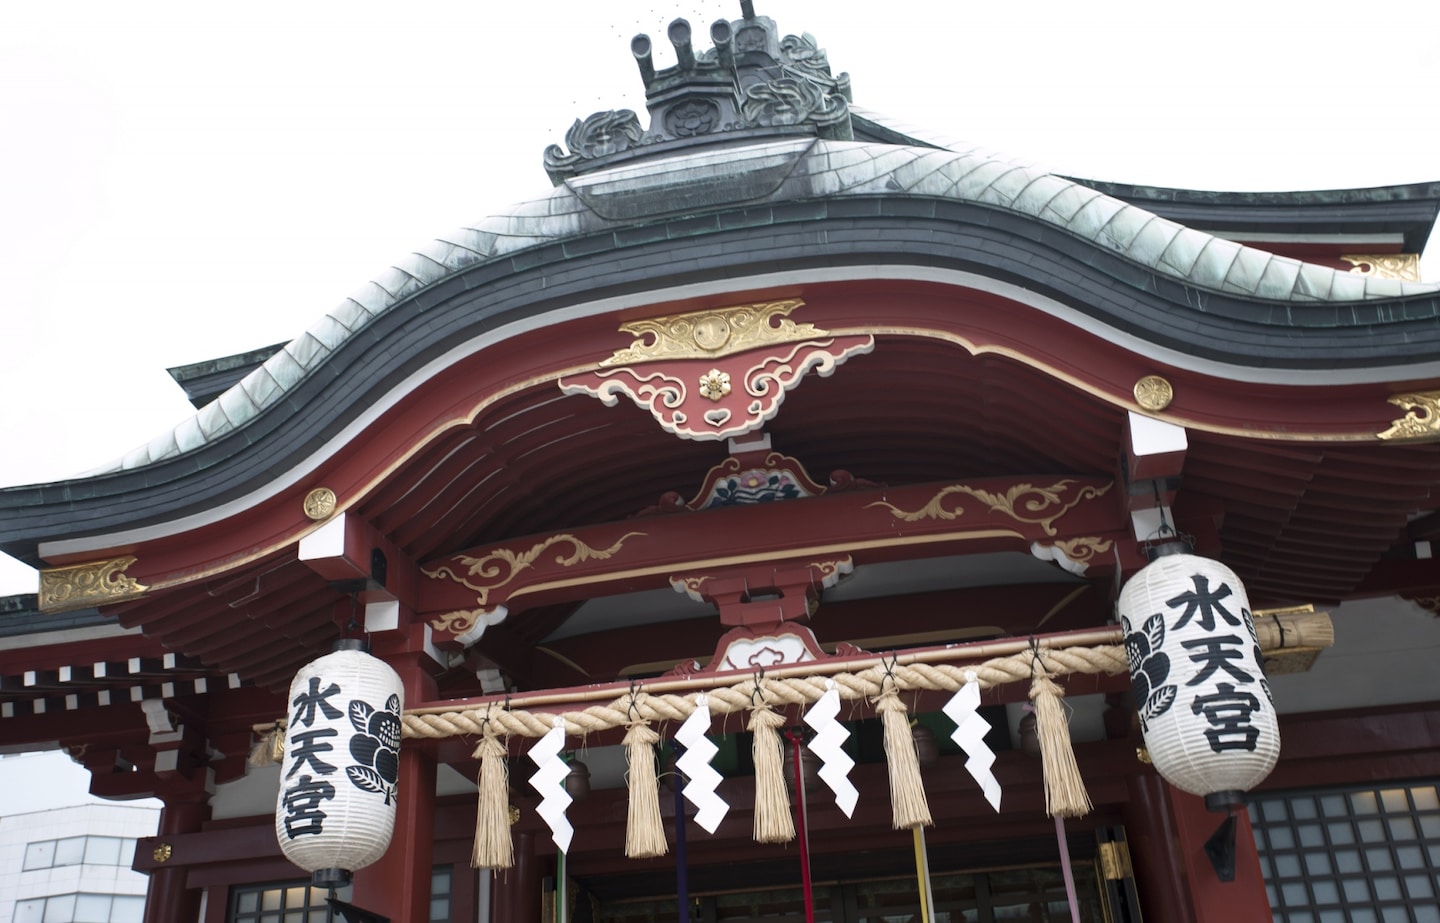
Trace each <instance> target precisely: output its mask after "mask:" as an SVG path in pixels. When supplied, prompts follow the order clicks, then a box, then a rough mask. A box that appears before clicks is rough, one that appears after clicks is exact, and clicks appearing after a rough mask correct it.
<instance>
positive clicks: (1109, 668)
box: [401, 645, 1129, 739]
mask: <svg viewBox="0 0 1440 923" xmlns="http://www.w3.org/2000/svg"><path fill="white" fill-rule="evenodd" d="M1044 654H1045V662H1046V663H1045V665H1046V668H1047V670H1048V672H1049V674H1050V675H1051V676H1062V675H1066V674H1071V673H1087V674H1095V673H1108V674H1117V673H1122V672H1125V671H1126V670H1128V669H1129V667H1128V666H1127V664H1126V662H1125V649H1124V648H1123V647H1120V646H1119V645H1102V646H1099V647H1070V648H1047V649H1044ZM1031 659H1032V655H1031V653H1030V652H1029V651H1028V650H1027V651H1024V652H1022V653H1017V654H1014V655H1011V656H1007V657H997V658H995V659H992V660H987V661H985V662H984V663H980V664H973V665H954V664H948V663H946V664H932V663H911V664H904V663H902V664H898V665H894V666H891V667H890V674H891V675H892V676H893V677H894V679H895V681H896V682H897V683H899V684H900V686H901V687H902V688H904V689H907V690H937V691H949V692H954V691H955V690H957V689H959V688H960V687H961V686H962V685H964V683H965V673H966V671H967V670H973V671H974V672H975V674H976V681H977V682H978V683H980V688H981V689H990V688H993V687H995V686H1000V685H1003V684H1005V683H1015V682H1029V681H1030V680H1031V678H1032V676H1031ZM886 675H887V674H886V670H885V668H883V667H881V666H879V665H878V664H877V665H876V666H873V667H870V668H868V669H865V670H861V671H860V672H858V673H845V672H842V673H836V674H834V675H832V676H830V677H828V678H829V679H833V680H834V681H835V685H836V687H837V689H838V690H839V692H840V697H841V698H842V699H848V700H851V701H854V700H858V699H875V698H878V697H879V696H880V694H881V693H882V692H883V691H884V688H883V686H884V680H885V678H886ZM826 679H827V677H826V676H824V675H820V674H818V673H817V674H811V675H808V676H790V677H775V678H767V679H766V685H765V688H766V692H767V694H768V695H769V696H770V700H771V701H770V705H771V707H772V708H774V707H781V706H791V705H809V704H811V703H813V702H816V701H818V700H819V698H820V697H821V696H822V695H824V694H825V680H826ZM753 689H754V679H752V678H749V677H747V678H745V679H744V680H742V681H739V682H736V683H734V684H733V685H728V686H717V687H716V688H712V689H709V690H707V692H706V694H707V696H708V697H709V707H710V710H711V712H713V713H715V714H717V715H730V714H735V713H737V712H740V711H745V710H748V709H749V708H750V693H751V691H752V690H753ZM631 704H632V703H631V697H630V695H629V694H628V693H624V694H621V695H620V696H619V697H618V698H616V699H615V700H614V701H612V702H608V703H604V704H599V705H591V706H588V707H586V708H583V709H577V710H571V711H566V712H564V713H563V714H560V715H556V714H554V713H552V712H541V711H537V712H529V711H525V710H523V709H519V708H513V709H505V710H492V708H491V704H490V703H482V704H478V705H475V706H473V707H468V708H462V709H458V710H454V711H443V712H431V711H423V712H422V711H416V712H408V713H406V714H405V715H404V716H403V717H402V719H401V722H402V724H403V726H404V736H406V737H410V738H428V739H443V738H446V737H461V736H479V735H480V734H481V733H482V732H483V727H482V725H483V724H484V721H485V719H486V718H487V717H488V718H489V721H490V724H491V726H492V727H496V729H497V730H498V731H499V732H501V733H504V734H507V735H510V736H518V737H543V736H544V735H545V734H546V733H548V732H549V731H550V729H551V728H553V727H554V726H555V718H557V717H559V718H562V719H563V720H564V724H565V733H566V734H567V735H569V736H572V737H584V736H586V735H588V734H594V733H598V732H600V731H608V730H611V729H613V728H621V727H627V726H629V725H630V724H631V723H633V722H634V721H636V720H643V721H647V722H656V721H684V720H685V719H686V718H687V717H689V716H690V712H692V711H694V709H695V703H694V696H693V694H691V695H690V696H688V697H687V696H684V695H676V694H663V695H661V694H646V695H642V696H639V697H638V698H637V699H636V701H635V702H634V707H633V709H632V707H631Z"/></svg>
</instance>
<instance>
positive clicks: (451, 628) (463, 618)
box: [430, 606, 505, 637]
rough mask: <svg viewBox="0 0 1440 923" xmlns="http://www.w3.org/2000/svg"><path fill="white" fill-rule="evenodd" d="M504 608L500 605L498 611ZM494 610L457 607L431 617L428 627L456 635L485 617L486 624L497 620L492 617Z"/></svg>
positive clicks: (466, 630) (468, 629) (461, 633)
mask: <svg viewBox="0 0 1440 923" xmlns="http://www.w3.org/2000/svg"><path fill="white" fill-rule="evenodd" d="M504 608H505V607H504V606H501V607H500V610H499V611H504ZM496 611H497V610H493V609H457V610H456V611H454V612H446V613H445V614H444V615H440V616H436V617H435V618H433V619H431V620H430V627H431V628H433V629H434V630H436V631H443V632H446V633H448V634H452V635H455V636H457V637H458V636H460V635H463V634H465V633H466V632H468V631H470V629H472V628H474V627H475V623H476V622H479V621H480V620H481V619H487V620H488V622H487V624H489V623H493V622H496V621H499V619H495V618H494V616H495V614H496Z"/></svg>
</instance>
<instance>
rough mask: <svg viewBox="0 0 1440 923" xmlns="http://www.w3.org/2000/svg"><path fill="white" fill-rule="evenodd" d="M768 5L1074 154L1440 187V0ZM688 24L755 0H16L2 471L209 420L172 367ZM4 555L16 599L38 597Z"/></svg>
mask: <svg viewBox="0 0 1440 923" xmlns="http://www.w3.org/2000/svg"><path fill="white" fill-rule="evenodd" d="M756 6H757V9H758V12H760V13H761V14H763V15H768V16H771V17H773V18H774V19H775V20H776V21H777V22H778V23H779V25H780V27H781V28H782V30H784V31H786V32H798V31H809V32H811V33H812V34H814V35H815V36H816V37H817V39H818V40H819V43H820V44H821V46H822V47H825V48H826V49H828V51H829V53H830V61H831V65H832V67H833V68H834V69H835V70H836V71H842V70H843V71H848V72H849V73H850V74H851V77H852V79H853V82H854V95H855V101H856V104H857V105H859V106H863V107H865V108H867V109H872V110H875V111H878V112H882V113H885V114H887V115H890V116H893V117H895V118H898V119H901V120H903V121H905V122H908V123H910V124H913V125H919V126H927V127H933V129H934V130H935V132H936V133H937V134H939V135H942V136H946V137H951V138H955V139H965V140H969V141H973V142H975V143H979V144H983V145H985V146H987V147H989V148H992V149H997V150H1000V151H1004V152H1007V153H1010V154H1014V155H1019V156H1024V157H1027V158H1029V159H1032V160H1034V161H1037V162H1039V163H1041V164H1044V165H1045V166H1047V167H1049V168H1051V169H1053V170H1055V171H1056V172H1060V173H1066V174H1069V175H1077V176H1088V177H1092V178H1098V179H1114V180H1120V181H1126V182H1146V183H1154V184H1159V185H1171V186H1185V187H1192V188H1210V189H1306V188H1311V189H1313V188H1336V187H1352V186H1365V185H1381V184H1389V183H1402V182H1417V181H1425V180H1440V127H1437V120H1436V117H1435V115H1434V110H1433V87H1434V84H1435V80H1436V77H1437V65H1436V63H1435V62H1436V57H1435V52H1434V48H1433V43H1434V40H1435V37H1436V35H1437V33H1440V30H1437V26H1440V4H1434V3H1431V2H1418V0H1417V2H1406V0H1401V2H1398V3H1396V2H1392V3H1388V4H1384V5H1380V6H1376V7H1373V8H1366V7H1357V6H1356V5H1355V4H1354V3H1343V4H1342V3H1338V2H1310V3H1306V4H1303V5H1302V4H1299V3H1293V2H1277V0H1269V2H1266V0H1259V2H1257V0H1246V2H1236V0H1207V2H1204V3H1169V4H1163V3H1156V2H1153V0H1150V2H1143V3H1142V2H1107V0H1097V2H1092V3H1088V4H1082V3H1074V2H1067V3H1058V2H1031V3H1009V4H1000V3H979V2H964V0H947V2H908V0H895V2H891V3H886V4H873V3H871V4H862V3H858V2H834V0H832V2H828V3H823V4H822V3H808V2H794V0H788V2H787V0H757V3H756ZM675 16H685V17H686V18H687V19H689V20H690V22H691V24H692V27H693V28H694V32H695V34H696V44H697V46H698V47H700V48H702V49H703V48H706V47H709V44H710V43H709V39H708V25H709V23H710V22H712V21H714V20H715V19H717V18H719V17H721V16H724V17H727V18H738V16H739V4H738V2H734V0H731V2H718V0H661V2H656V0H646V2H644V3H640V2H609V3H601V2H594V0H591V2H584V3H581V2H568V0H560V2H555V0H552V2H550V3H544V4H540V3H535V4H530V3H497V2H486V0H466V2H450V0H444V2H431V0H416V2H412V3H409V4H406V5H405V6H404V7H403V8H402V7H401V6H400V5H399V4H395V3H383V4H382V3H374V2H371V3H366V2H345V3H339V2H318V0H306V2H303V3H295V2H286V3H279V2H271V0H261V2H248V3H244V4H214V3H195V2H193V0H186V2H174V3H168V2H151V0H133V2H129V3H113V2H95V0H91V2H85V0H72V2H67V3H6V4H0V120H3V121H0V124H3V126H4V137H5V141H4V143H3V144H0V284H3V289H0V344H3V345H4V347H5V350H4V364H5V370H4V374H3V377H0V438H3V446H4V451H0V484H19V483H33V482H39V481H50V480H58V479H61V478H64V477H66V476H69V475H72V474H74V473H76V472H79V471H82V470H85V469H88V468H91V467H94V466H96V465H99V464H102V463H104V462H106V461H108V460H110V459H112V458H115V457H118V456H119V455H121V454H123V453H124V452H125V451H127V450H129V449H131V448H133V447H134V446H136V445H139V444H141V443H144V442H146V441H148V440H149V439H150V438H151V437H152V436H154V435H156V434H158V433H160V432H161V431H163V430H165V429H167V428H169V427H171V426H173V425H174V424H175V423H177V422H178V421H179V420H180V419H181V418H183V417H184V416H186V415H187V414H189V413H191V412H192V411H191V409H190V407H189V405H188V404H187V403H186V402H185V400H184V397H183V395H182V393H181V391H180V389H179V387H178V386H176V385H175V384H174V383H173V382H172V381H171V380H170V378H169V376H168V375H167V374H166V373H165V368H166V367H167V366H173V365H181V364H186V363H190V362H197V361H201V360H204V359H211V358H216V357H219V356H224V355H229V354H232V353H237V352H242V351H245V350H249V349H254V348H256V347H260V346H265V345H268V344H271V343H277V342H281V341H284V340H288V339H290V338H292V337H294V336H295V335H297V334H298V333H300V332H301V331H303V330H304V329H305V328H307V327H308V326H309V325H310V324H311V323H312V322H314V321H315V320H316V319H318V318H319V316H320V315H321V314H322V313H324V312H325V311H326V310H327V309H328V308H330V307H331V306H332V305H334V304H335V303H336V302H338V301H339V300H340V299H341V298H342V297H344V296H345V295H346V294H347V293H349V292H350V291H352V290H354V289H356V288H358V287H359V286H360V285H361V284H362V283H363V282H364V281H365V280H367V279H369V278H370V277H371V276H373V275H375V274H377V273H378V272H380V271H381V270H382V269H383V268H385V267H386V266H388V265H389V264H390V263H391V262H392V261H394V260H396V259H398V258H399V257H401V256H403V255H404V254H405V253H407V252H408V251H409V250H410V249H412V248H414V247H416V246H418V245H420V244H422V243H423V242H424V241H426V240H428V239H430V238H432V237H434V236H436V235H438V234H441V233H444V232H446V231H448V230H449V229H451V228H453V227H455V226H458V225H460V224H462V223H465V222H469V221H473V220H476V219H478V218H480V217H482V216H484V215H488V214H493V213H496V212H499V211H503V210H504V208H505V207H506V206H507V205H509V204H510V203H512V202H516V201H521V200H524V199H528V198H531V197H533V196H534V195H536V194H539V193H542V192H543V191H544V190H545V189H547V188H548V184H549V181H548V179H547V178H546V176H545V174H544V171H543V169H542V168H541V162H540V153H541V150H542V149H543V148H544V147H545V145H546V144H549V143H560V142H562V141H563V136H564V132H565V129H566V128H567V127H568V126H569V125H570V123H571V121H573V120H574V119H575V118H577V117H582V116H585V115H588V114H589V113H591V112H593V111H596V110H600V109H609V108H621V107H628V108H632V109H635V110H636V111H637V112H641V113H642V117H643V112H644V101H643V97H642V90H641V84H640V79H639V77H638V75H637V72H636V68H635V65H634V61H633V59H632V58H631V56H630V53H629V39H630V37H631V36H632V35H634V34H635V33H637V32H641V31H644V32H648V33H650V35H651V36H652V37H653V38H654V40H655V47H656V58H657V66H660V67H663V66H667V65H669V64H671V63H673V55H674V53H673V51H672V50H671V48H670V45H669V43H668V41H666V40H665V39H664V38H663V36H664V30H665V25H666V24H667V23H668V22H669V20H670V19H672V18H673V17H675ZM1436 250H1437V251H1440V245H1437V246H1436ZM1427 262H1428V266H1427V271H1426V275H1427V278H1440V271H1437V268H1440V252H1437V253H1436V254H1434V255H1432V257H1431V259H1430V260H1429V261H1427ZM0 563H3V564H4V565H5V566H0V594H5V593H18V592H33V591H34V587H35V577H34V574H33V572H31V571H29V570H28V569H25V568H17V567H13V566H10V565H11V563H12V562H8V561H5V562H0Z"/></svg>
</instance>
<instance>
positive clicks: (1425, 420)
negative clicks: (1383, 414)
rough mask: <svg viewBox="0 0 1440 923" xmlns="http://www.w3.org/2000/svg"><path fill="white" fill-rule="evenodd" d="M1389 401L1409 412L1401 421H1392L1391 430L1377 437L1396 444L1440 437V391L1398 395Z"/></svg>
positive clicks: (1378, 434) (1377, 434)
mask: <svg viewBox="0 0 1440 923" xmlns="http://www.w3.org/2000/svg"><path fill="white" fill-rule="evenodd" d="M1389 401H1390V403H1392V404H1394V405H1395V406H1396V407H1399V408H1401V409H1403V410H1406V411H1408V412H1407V413H1406V414H1405V416H1403V417H1401V418H1400V419H1398V420H1394V421H1392V422H1391V424H1390V428H1389V429H1387V430H1385V431H1384V432H1383V433H1376V434H1375V435H1376V436H1378V437H1379V438H1381V439H1393V440H1395V441H1396V442H1408V441H1411V440H1415V439H1435V438H1437V437H1440V391H1417V392H1414V393H1412V394H1396V395H1393V396H1391V397H1390V398H1389Z"/></svg>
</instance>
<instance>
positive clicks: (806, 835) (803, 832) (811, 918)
mask: <svg viewBox="0 0 1440 923" xmlns="http://www.w3.org/2000/svg"><path fill="white" fill-rule="evenodd" d="M785 736H786V737H788V738H790V744H791V746H792V748H793V752H794V755H795V831H796V832H797V833H798V834H799V837H797V839H799V841H800V883H801V887H802V889H803V890H804V892H805V923H815V889H814V886H813V885H812V884H811V882H810V827H809V824H808V823H807V822H806V820H805V775H804V772H803V771H802V770H801V768H800V747H801V746H802V742H803V741H804V737H803V736H802V735H801V734H800V733H799V732H797V731H786V732H785Z"/></svg>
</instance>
